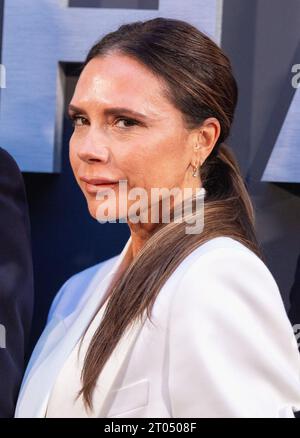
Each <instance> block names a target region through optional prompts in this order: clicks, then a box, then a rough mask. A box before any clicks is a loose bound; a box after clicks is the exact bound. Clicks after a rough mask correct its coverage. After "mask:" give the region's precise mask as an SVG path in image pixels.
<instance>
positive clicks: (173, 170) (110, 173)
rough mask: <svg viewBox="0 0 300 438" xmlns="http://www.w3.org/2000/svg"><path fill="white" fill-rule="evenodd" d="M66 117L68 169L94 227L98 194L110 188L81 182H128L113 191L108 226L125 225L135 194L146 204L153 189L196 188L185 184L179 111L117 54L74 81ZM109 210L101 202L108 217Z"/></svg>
mask: <svg viewBox="0 0 300 438" xmlns="http://www.w3.org/2000/svg"><path fill="white" fill-rule="evenodd" d="M69 113H70V116H71V117H72V118H73V120H74V121H73V123H74V132H73V134H72V137H71V140H70V149H69V155H70V162H71V166H72V169H73V172H74V176H75V178H76V181H77V183H78V184H79V186H80V188H81V190H82V191H83V194H84V196H85V197H86V200H87V204H88V208H89V211H90V213H91V215H92V216H93V217H95V218H97V219H98V220H99V215H100V216H101V213H100V214H99V210H98V213H97V209H98V207H99V205H100V204H101V203H102V202H103V200H99V199H96V192H97V191H99V189H100V192H99V193H102V194H104V192H103V190H104V189H105V188H106V187H108V186H103V185H102V186H100V185H99V182H100V181H90V184H89V183H87V180H90V179H96V180H97V179H101V178H104V179H105V178H106V179H108V180H111V181H115V182H119V181H120V180H127V186H126V191H124V192H120V193H119V187H120V184H119V185H118V184H114V185H112V186H111V191H113V192H114V194H115V201H116V203H115V208H116V210H115V214H114V213H112V214H111V215H110V217H109V219H110V220H112V219H114V217H113V216H115V218H118V219H120V218H121V217H124V208H125V207H124V206H127V207H126V208H130V206H131V205H132V204H133V203H134V202H136V201H137V200H138V199H139V198H138V197H131V199H130V195H129V193H130V191H131V190H132V189H134V188H137V189H139V188H142V189H144V190H145V191H146V192H147V194H148V199H149V202H150V200H151V189H152V188H167V189H172V188H175V187H177V188H180V189H183V188H184V187H193V185H195V184H197V186H199V185H200V181H199V179H198V178H191V175H192V172H191V157H192V147H191V142H190V141H189V140H190V139H189V133H188V132H187V130H186V129H185V127H184V124H183V119H182V115H181V113H180V111H178V110H177V109H176V108H175V107H174V106H173V105H172V104H171V103H170V102H169V101H168V100H167V99H166V98H165V97H164V95H163V86H162V83H161V82H160V81H159V80H158V79H157V78H156V77H155V76H154V75H153V74H152V72H150V71H149V70H148V69H147V68H145V67H144V66H143V65H141V64H139V63H138V62H137V61H135V60H133V59H131V58H129V57H127V56H124V55H120V54H111V55H109V56H105V57H98V58H94V59H92V60H91V61H90V62H89V63H88V64H87V65H86V67H85V68H84V70H83V71H82V73H81V75H80V77H79V80H78V82H77V86H76V89H75V92H74V95H73V97H72V100H71V102H70V106H69ZM124 187H125V186H123V188H124ZM101 191H102V192H101ZM133 192H134V191H133ZM97 198H98V197H97ZM103 199H104V198H103ZM106 199H107V198H106ZM113 202H114V201H113V198H111V199H110V200H108V201H106V206H107V207H108V208H112V209H111V212H113V211H114V208H113V205H110V203H113ZM120 205H122V208H120ZM149 205H150V204H148V207H149ZM126 208H125V209H126ZM127 213H128V211H127V212H125V214H126V215H127ZM106 214H107V211H106ZM126 218H127V216H126Z"/></svg>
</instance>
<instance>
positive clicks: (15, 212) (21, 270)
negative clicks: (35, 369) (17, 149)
mask: <svg viewBox="0 0 300 438" xmlns="http://www.w3.org/2000/svg"><path fill="white" fill-rule="evenodd" d="M30 237H31V236H30V222H29V214H28V206H27V199H26V192H25V186H24V181H23V178H22V174H21V172H20V170H19V168H18V166H17V164H16V162H15V161H14V159H13V158H12V157H11V156H10V155H9V154H8V153H7V152H6V151H5V150H4V149H1V148H0V242H1V245H0V327H1V339H0V344H1V345H0V382H1V384H0V417H1V418H2V417H4V418H7V417H11V416H13V413H14V406H15V403H16V399H17V395H18V391H19V387H20V384H21V379H22V375H23V372H24V367H25V355H26V349H27V347H28V341H29V334H30V328H31V320H32V312H33V267H32V256H31V240H30ZM2 335H3V336H2Z"/></svg>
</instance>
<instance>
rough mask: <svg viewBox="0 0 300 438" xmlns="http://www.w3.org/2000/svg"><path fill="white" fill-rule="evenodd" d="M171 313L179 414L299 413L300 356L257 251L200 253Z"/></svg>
mask: <svg viewBox="0 0 300 438" xmlns="http://www.w3.org/2000/svg"><path fill="white" fill-rule="evenodd" d="M169 317H170V320H169V375H168V379H169V381H168V386H169V396H170V404H171V411H172V416H173V417H181V418H187V417H193V418H200V417H206V418H209V417H215V418H218V417H219V418H226V417H281V416H284V417H286V416H287V417H294V415H293V412H294V411H296V410H299V409H300V380H299V374H300V356H299V354H298V349H297V343H296V339H295V336H294V332H293V329H292V326H291V324H290V322H289V320H288V317H287V314H286V311H285V308H284V305H283V302H282V298H281V295H280V291H279V289H278V287H277V284H276V282H275V280H274V278H273V277H272V274H271V273H270V271H269V270H268V268H267V267H266V265H265V264H264V263H263V262H262V261H261V260H260V259H259V258H258V257H257V256H256V255H255V254H254V253H252V252H251V251H250V250H249V251H243V250H238V249H232V248H222V249H218V250H214V251H211V252H208V253H207V254H204V255H202V256H201V257H198V259H197V260H196V261H194V262H193V264H192V265H191V266H189V268H188V269H187V271H186V272H185V274H184V276H183V277H182V278H181V280H180V283H179V285H178V289H177V291H176V294H175V296H174V299H173V302H172V306H171V310H170V315H169Z"/></svg>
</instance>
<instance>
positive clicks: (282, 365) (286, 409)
mask: <svg viewBox="0 0 300 438" xmlns="http://www.w3.org/2000/svg"><path fill="white" fill-rule="evenodd" d="M130 242H131V237H130V238H129V240H128V241H127V243H126V245H125V247H124V249H123V251H122V252H121V253H120V254H119V255H118V256H115V257H112V258H110V259H109V260H106V261H104V262H101V263H99V264H97V265H95V266H92V267H90V268H88V269H86V270H84V271H82V272H80V273H78V274H76V275H74V276H72V277H71V278H70V279H69V280H67V281H66V283H65V284H64V285H63V286H62V287H61V289H60V290H59V292H58V294H57V296H56V297H55V299H54V301H53V303H52V306H51V309H50V312H49V317H48V322H47V325H46V327H45V329H44V331H43V333H42V335H41V337H40V339H39V341H38V343H37V345H36V347H35V349H34V351H33V354H32V356H31V359H30V361H29V364H28V367H27V370H26V373H25V376H24V379H23V382H22V387H21V390H20V394H19V398H18V403H17V407H16V412H15V416H16V417H44V416H45V412H46V409H47V403H48V400H49V396H50V394H51V390H52V388H53V386H54V384H55V381H56V378H57V375H58V373H59V371H60V369H61V368H62V366H63V364H64V363H65V361H66V359H67V358H68V356H69V355H70V353H71V351H72V350H73V349H74V346H75V345H76V343H77V342H78V340H79V339H80V337H81V335H82V333H83V331H84V329H85V328H86V325H87V324H88V322H89V321H90V319H91V317H92V315H93V313H94V311H95V309H96V307H97V306H98V304H99V302H100V301H101V297H103V296H104V292H105V290H106V287H107V286H108V285H109V282H110V278H111V275H112V274H113V273H114V272H115V271H116V269H117V267H118V265H119V263H121V260H122V257H124V254H125V253H126V251H127V248H128V246H129V244H130ZM104 308H105V306H103V307H102V309H103V310H104ZM102 309H101V311H102ZM152 321H153V322H154V325H153V324H151V322H150V321H149V320H146V321H144V322H143V323H136V324H134V325H133V326H131V327H130V328H129V329H128V330H127V332H126V336H123V337H122V338H121V340H120V341H119V343H118V344H117V346H116V349H115V350H114V353H113V354H112V355H111V357H110V358H109V360H108V361H107V363H106V365H105V367H104V369H103V370H102V373H101V374H100V376H99V379H98V382H99V384H97V387H96V389H95V392H96V398H95V399H96V412H97V416H98V417H106V418H117V417H122V418H125V417H127V418H129V417H134V418H138V417H147V418H156V417H160V418H164V417H165V418H166V417H176V418H177V417H181V418H184V417H186V418H187V417H191V418H200V417H294V414H293V412H294V411H296V410H300V355H299V352H298V348H297V342H296V337H295V335H294V332H293V328H292V326H291V324H290V322H289V320H288V317H287V314H286V311H285V308H284V305H283V301H282V298H281V295H280V292H279V289H278V287H277V284H276V282H275V280H274V278H273V276H272V274H271V273H270V271H269V270H268V268H267V267H266V265H265V264H264V263H263V262H262V261H261V260H260V259H259V257H257V256H256V255H255V254H254V253H253V252H252V251H250V250H249V249H248V248H246V246H244V245H243V244H241V243H239V242H238V241H236V240H234V239H232V238H230V237H216V238H213V239H211V240H210V241H208V242H206V243H205V244H203V245H202V246H200V247H199V248H197V249H195V250H193V252H192V253H191V254H189V255H188V256H187V257H186V258H185V259H184V260H183V261H182V262H181V263H180V265H179V266H178V267H177V269H176V270H175V271H174V272H173V274H172V275H171V276H170V278H169V279H168V280H167V282H166V283H165V284H164V286H163V287H162V289H161V291H160V293H159V295H158V297H157V299H156V301H155V304H154V307H153V312H152ZM100 388H101V390H100ZM71 416H72V415H71ZM74 416H75V414H74Z"/></svg>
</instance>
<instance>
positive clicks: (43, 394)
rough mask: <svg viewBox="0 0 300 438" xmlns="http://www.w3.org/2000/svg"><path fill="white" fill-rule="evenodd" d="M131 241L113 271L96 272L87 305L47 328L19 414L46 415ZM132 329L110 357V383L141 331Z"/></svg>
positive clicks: (107, 372) (22, 393) (23, 389)
mask: <svg viewBox="0 0 300 438" xmlns="http://www.w3.org/2000/svg"><path fill="white" fill-rule="evenodd" d="M130 243H131V237H130V238H129V240H128V241H127V243H126V245H125V247H124V248H123V250H122V252H121V253H120V255H119V257H118V258H117V260H116V262H115V264H114V265H113V268H112V269H111V270H109V272H106V273H105V272H103V270H102V269H101V268H100V269H99V271H97V273H96V274H95V275H94V277H93V278H92V280H91V282H90V284H89V286H88V288H87V290H86V291H85V293H87V294H88V296H89V298H88V299H87V301H86V303H85V304H84V307H83V308H80V309H78V310H75V311H74V312H73V313H71V314H70V315H68V316H67V317H66V318H65V319H63V320H62V321H59V322H57V321H56V322H55V321H50V322H49V324H48V326H47V327H46V328H45V331H44V332H43V334H42V336H41V338H40V340H39V342H38V344H37V346H36V348H35V350H34V353H33V354H32V358H31V360H30V362H31V363H29V365H28V367H29V368H28V370H27V371H26V374H25V377H24V379H23V383H22V387H21V391H20V394H19V398H18V403H17V408H16V414H15V416H16V417H30V418H33V417H44V416H45V413H46V409H47V403H48V399H49V396H50V393H51V390H52V387H53V385H54V383H55V379H56V377H57V374H58V373H59V371H60V369H61V367H62V366H63V364H64V361H65V360H66V359H67V357H68V355H69V354H70V353H71V351H72V349H73V348H74V347H75V345H76V343H77V342H78V341H79V339H80V337H81V336H82V334H83V332H84V330H85V328H86V327H87V325H88V323H89V322H90V320H91V318H92V317H93V315H94V312H95V310H96V308H97V307H98V305H99V303H100V302H101V300H102V298H103V297H104V295H105V292H106V290H107V287H108V286H109V284H110V281H111V278H112V275H113V274H114V273H115V272H116V270H117V269H118V266H119V264H120V263H121V261H122V260H123V258H124V256H125V254H126V251H127V249H128V247H129V245H130ZM103 275H104V278H103ZM101 277H102V279H101ZM106 304H107V301H106V302H105V303H104V304H103V305H102V307H101V309H100V313H101V314H102V315H103V313H104V311H105V307H106ZM66 327H67V331H66ZM132 328H133V330H129V331H128V336H127V335H126V333H125V338H126V339H127V340H126V339H125V338H124V339H123V338H122V340H120V343H119V344H118V348H116V351H115V352H114V353H113V355H112V357H111V358H110V360H108V361H107V364H106V365H107V366H105V367H104V369H103V373H105V376H106V378H107V382H108V381H110V382H112V381H113V380H114V376H115V375H116V373H117V371H118V369H119V367H120V366H121V364H122V358H124V356H125V355H126V352H127V350H128V348H129V347H130V345H131V344H132V342H133V341H134V339H135V337H136V335H137V331H136V330H134V328H137V327H135V326H134V327H132ZM109 364H110V365H109ZM101 376H102V373H101ZM101 380H102V378H101ZM103 386H104V389H103V393H102V396H101V400H99V403H101V404H102V403H103V402H104V399H105V397H106V394H107V391H108V390H109V385H107V384H106V382H105V385H103Z"/></svg>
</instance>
